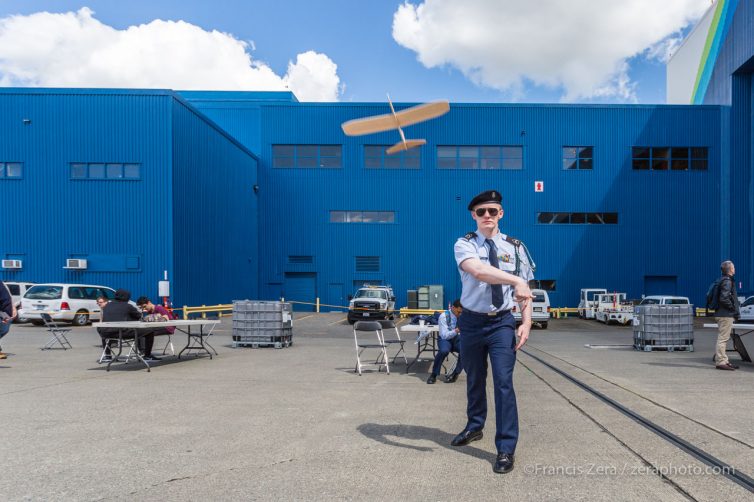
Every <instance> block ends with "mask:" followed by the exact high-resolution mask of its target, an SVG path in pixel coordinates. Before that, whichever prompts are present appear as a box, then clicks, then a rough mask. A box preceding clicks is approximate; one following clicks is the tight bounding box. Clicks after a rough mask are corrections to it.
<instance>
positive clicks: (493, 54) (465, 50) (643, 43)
mask: <svg viewBox="0 0 754 502" xmlns="http://www.w3.org/2000/svg"><path fill="white" fill-rule="evenodd" d="M709 6H710V4H709V0H665V1H663V2H657V1H655V0H631V1H625V0H602V1H594V0H570V1H567V2H566V1H563V0H529V1H525V2H521V1H512V0H511V1H501V0H465V1H463V2H459V1H457V0H425V1H424V2H423V3H421V4H418V5H415V4H412V3H409V2H406V3H404V4H403V5H401V6H400V7H399V8H398V10H397V11H396V12H395V14H394V15H393V38H394V39H395V41H396V42H398V43H399V44H400V45H402V46H404V47H406V48H408V49H411V50H413V51H415V52H416V54H417V59H418V60H419V61H420V62H421V63H422V64H423V65H424V66H426V67H428V68H434V67H446V66H449V67H454V68H457V69H459V70H460V71H462V72H463V73H464V74H465V75H466V76H467V78H469V79H470V80H472V81H473V82H475V83H477V84H478V85H481V86H486V87H491V88H495V89H500V90H504V91H508V92H511V93H512V94H513V95H516V94H520V93H521V92H522V89H523V88H524V87H525V85H526V84H527V83H533V84H535V85H541V86H546V87H550V88H562V89H563V93H564V94H563V100H565V101H575V100H581V99H588V98H592V97H609V96H614V97H618V98H619V99H624V100H627V101H632V100H635V92H634V88H635V84H634V83H632V82H631V81H630V79H629V77H628V70H629V67H628V65H627V60H628V59H630V58H631V57H634V56H637V55H642V54H644V53H645V51H647V50H649V49H650V48H652V50H651V51H649V52H647V53H646V54H644V55H645V56H648V57H655V58H657V57H664V56H662V55H663V54H664V53H666V52H667V51H668V50H674V48H676V47H677V45H676V42H675V41H674V39H677V38H678V33H679V31H680V30H681V29H682V28H683V27H684V26H687V25H688V24H689V23H691V22H693V21H695V20H697V19H699V18H700V17H701V16H702V14H703V13H704V12H705V11H706V9H707V8H709ZM663 44H664V45H663ZM663 51H665V52H663Z"/></svg>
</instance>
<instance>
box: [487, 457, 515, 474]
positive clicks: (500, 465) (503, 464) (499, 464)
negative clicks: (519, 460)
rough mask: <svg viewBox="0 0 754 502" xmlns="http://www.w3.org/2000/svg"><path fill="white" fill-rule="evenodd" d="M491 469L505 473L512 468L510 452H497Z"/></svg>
mask: <svg viewBox="0 0 754 502" xmlns="http://www.w3.org/2000/svg"><path fill="white" fill-rule="evenodd" d="M492 470H493V471H495V472H497V473H498V474H505V473H506V472H511V471H512V470H513V454H511V453H498V454H497V460H495V466H494V467H493V468H492Z"/></svg>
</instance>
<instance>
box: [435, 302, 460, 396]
mask: <svg viewBox="0 0 754 502" xmlns="http://www.w3.org/2000/svg"><path fill="white" fill-rule="evenodd" d="M462 311H463V308H462V307H461V300H456V301H454V302H453V304H452V305H451V307H450V309H448V310H446V311H445V312H443V313H442V314H441V315H440V319H439V325H440V338H439V339H438V341H437V342H438V343H437V345H438V347H437V355H436V356H435V364H434V365H433V366H432V374H431V375H429V378H427V383H428V384H433V383H435V382H436V381H437V375H439V374H440V368H441V367H442V363H443V361H445V358H446V357H448V355H449V354H450V353H451V352H456V353H457V354H458V362H457V363H456V367H455V370H454V371H453V373H452V374H450V375H448V376H446V377H445V383H453V382H455V381H456V380H458V375H460V374H461V370H462V369H463V367H462V366H461V336H460V335H461V331H460V330H459V329H458V316H460V315H461V312H462Z"/></svg>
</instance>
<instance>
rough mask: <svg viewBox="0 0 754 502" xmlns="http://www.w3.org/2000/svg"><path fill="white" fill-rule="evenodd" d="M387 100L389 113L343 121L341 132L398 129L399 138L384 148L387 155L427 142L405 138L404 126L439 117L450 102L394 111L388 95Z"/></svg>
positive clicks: (351, 134)
mask: <svg viewBox="0 0 754 502" xmlns="http://www.w3.org/2000/svg"><path fill="white" fill-rule="evenodd" d="M387 101H388V103H389V104H390V111H391V113H387V114H385V115H375V116H373V117H366V118H363V119H354V120H349V121H348V122H343V124H342V126H341V127H343V132H344V133H346V135H348V136H362V135H364V134H373V133H376V132H384V131H391V130H393V129H398V132H399V133H400V135H401V140H400V141H399V142H398V143H396V144H394V145H393V146H391V147H390V148H388V149H387V150H385V151H386V152H387V154H388V155H392V154H394V153H396V152H401V151H405V150H408V149H409V148H415V147H417V146H421V145H423V144H425V143H426V142H427V141H426V140H423V139H406V135H405V134H403V128H404V127H407V126H410V125H413V124H418V123H419V122H424V121H425V120H430V119H433V118H436V117H439V116H440V115H444V114H446V113H448V111H449V110H450V104H449V103H448V102H447V101H435V102H433V103H425V104H423V105H417V106H412V107H411V108H406V109H405V110H401V111H399V112H396V111H395V108H393V102H392V101H390V96H388V97H387Z"/></svg>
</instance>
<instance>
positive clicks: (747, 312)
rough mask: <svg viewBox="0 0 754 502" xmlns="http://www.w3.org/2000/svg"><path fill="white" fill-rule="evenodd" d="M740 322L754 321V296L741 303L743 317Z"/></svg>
mask: <svg viewBox="0 0 754 502" xmlns="http://www.w3.org/2000/svg"><path fill="white" fill-rule="evenodd" d="M738 320H739V321H754V296H750V297H748V298H747V299H746V300H744V301H743V302H741V317H739V318H738Z"/></svg>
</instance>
